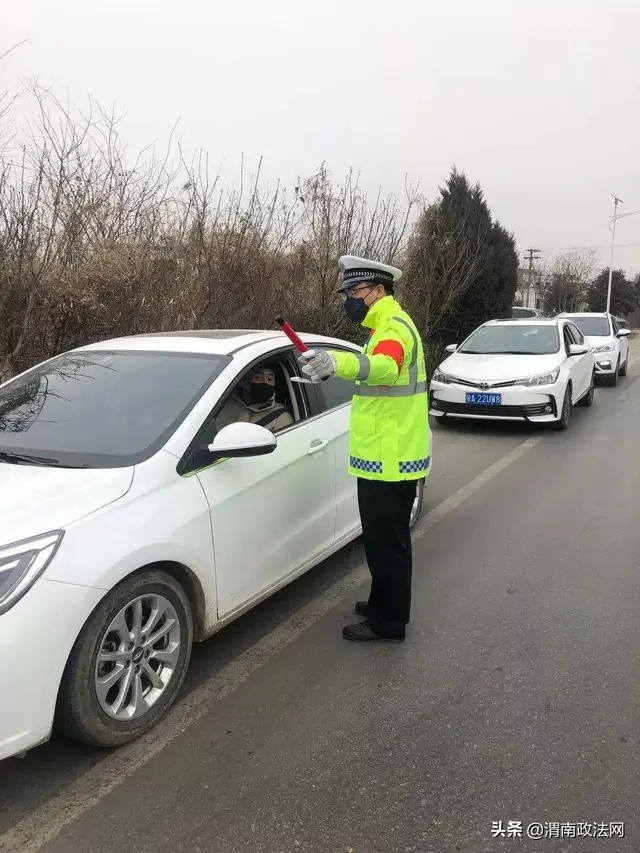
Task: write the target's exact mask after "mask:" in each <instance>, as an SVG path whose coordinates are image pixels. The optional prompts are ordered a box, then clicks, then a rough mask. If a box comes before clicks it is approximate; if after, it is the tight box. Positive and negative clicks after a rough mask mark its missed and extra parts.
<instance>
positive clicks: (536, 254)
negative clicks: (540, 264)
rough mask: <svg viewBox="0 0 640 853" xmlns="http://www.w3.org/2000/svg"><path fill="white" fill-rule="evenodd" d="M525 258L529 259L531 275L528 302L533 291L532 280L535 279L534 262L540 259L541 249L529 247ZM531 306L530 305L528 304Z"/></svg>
mask: <svg viewBox="0 0 640 853" xmlns="http://www.w3.org/2000/svg"><path fill="white" fill-rule="evenodd" d="M525 259H526V260H528V261H529V276H528V278H527V281H528V285H527V302H528V301H529V293H530V291H531V282H532V279H533V262H534V261H538V260H540V250H539V249H527V251H526V252H525ZM527 307H529V306H527Z"/></svg>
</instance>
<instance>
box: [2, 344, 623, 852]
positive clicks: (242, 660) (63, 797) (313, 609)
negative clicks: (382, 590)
mask: <svg viewBox="0 0 640 853" xmlns="http://www.w3.org/2000/svg"><path fill="white" fill-rule="evenodd" d="M639 360H640V359H639ZM541 440H542V437H535V438H529V439H527V440H526V441H524V442H523V443H522V444H520V445H518V447H516V448H515V449H514V450H512V451H511V452H510V453H508V454H507V455H506V456H503V457H502V458H501V459H499V460H498V461H497V462H494V464H493V465H490V466H489V467H488V468H486V469H485V470H484V471H482V472H481V473H480V474H478V475H477V476H476V477H474V478H473V479H472V480H470V481H469V482H468V483H467V484H466V485H464V486H462V488H460V489H458V491H457V492H455V493H454V494H453V495H451V496H450V497H449V498H447V499H446V500H444V501H443V502H442V503H441V504H439V505H438V506H436V507H434V508H433V509H431V510H430V511H429V512H427V513H426V514H425V516H424V517H423V519H422V520H421V521H420V522H419V523H418V525H417V526H416V528H415V530H414V535H413V538H414V540H417V539H420V538H422V537H423V536H424V535H425V534H426V533H427V532H428V531H429V530H431V528H432V527H434V525H436V524H437V523H438V522H439V521H441V520H442V519H443V518H444V517H445V516H447V515H448V514H449V513H451V512H453V510H455V509H456V508H457V507H459V506H460V504H462V503H463V502H464V501H465V500H467V498H469V497H471V496H472V495H473V494H475V493H476V492H477V491H478V490H479V489H481V488H482V487H483V486H484V485H486V484H487V483H488V482H490V481H491V480H492V479H493V478H494V477H496V476H497V475H498V474H500V473H501V472H502V471H504V470H505V468H507V467H508V466H509V465H511V464H513V463H514V462H516V461H517V460H518V459H520V458H521V457H522V456H523V455H524V454H525V453H527V451H529V450H531V448H533V447H534V446H535V445H536V444H538V442H539V441H541ZM368 580H369V571H368V569H367V565H366V563H361V564H360V565H358V566H357V567H356V568H355V569H354V570H353V571H352V572H350V573H349V575H347V576H346V577H345V578H343V579H341V580H340V581H337V582H336V583H335V584H334V585H333V586H331V587H330V588H329V589H328V590H327V591H326V592H325V593H323V594H322V596H321V597H320V598H319V599H318V600H314V601H312V602H310V603H309V604H307V605H305V606H304V607H302V608H301V609H300V610H298V611H297V612H296V613H295V614H294V615H293V616H291V617H290V618H289V619H288V620H287V621H286V622H285V623H284V624H282V625H279V626H278V627H277V628H274V629H273V631H271V632H270V633H269V634H267V635H266V636H265V637H263V638H262V639H261V640H259V641H258V642H257V643H256V644H255V645H254V646H252V647H251V648H250V649H248V650H247V651H246V652H244V653H243V654H242V655H241V656H240V657H239V658H238V659H237V660H235V661H233V662H231V663H230V664H228V665H227V666H225V667H224V669H222V670H221V671H220V672H219V673H217V674H216V675H215V676H214V677H213V678H212V679H210V680H209V681H208V682H207V683H205V684H203V685H201V686H200V687H198V688H197V689H196V690H194V691H193V692H192V693H191V694H190V695H188V696H186V697H185V698H184V699H183V700H182V701H180V702H179V703H178V704H177V705H175V706H174V707H173V709H172V710H171V711H170V712H169V713H168V714H167V716H166V717H165V718H164V720H163V721H162V722H161V723H160V724H159V725H158V726H157V727H156V728H155V729H153V730H152V731H150V732H149V733H148V734H146V735H144V737H142V738H141V739H140V740H138V741H135V742H134V743H132V744H131V745H130V746H127V747H123V748H121V749H119V750H118V751H116V752H111V753H108V755H107V757H106V758H105V759H104V760H102V761H100V762H99V763H98V764H96V765H95V766H94V767H92V768H91V770H89V771H87V772H86V773H85V774H84V775H82V776H80V777H79V778H78V779H77V780H75V781H74V782H73V783H72V784H71V785H69V786H68V787H67V788H66V789H65V790H64V791H61V792H60V793H59V794H58V795H57V796H55V797H53V798H52V799H50V800H48V801H47V802H46V803H44V804H43V805H41V806H40V807H39V808H37V809H35V811H33V812H31V814H30V815H29V816H28V817H26V818H24V819H23V820H21V821H20V822H19V823H17V824H15V825H14V826H13V827H12V828H11V829H9V830H8V831H7V832H5V833H4V834H3V835H1V836H0V851H2V853H37V851H39V850H41V849H42V848H43V847H44V846H45V844H48V843H49V842H51V841H52V840H53V839H55V838H56V837H57V836H58V835H59V834H60V833H61V832H62V830H63V829H65V828H66V827H68V826H69V825H70V824H72V823H75V822H76V821H78V819H79V818H80V817H82V815H83V814H84V813H85V812H87V811H88V810H89V809H91V808H93V807H94V806H96V805H97V804H98V803H100V802H101V801H102V800H103V799H104V798H105V797H106V796H108V795H109V794H110V793H111V792H112V791H114V790H115V789H116V788H118V787H119V786H120V785H122V783H123V782H125V781H126V780H127V779H129V778H130V777H131V776H133V774H134V773H135V772H136V771H137V770H139V769H140V768H141V767H143V766H144V765H145V764H147V763H148V762H149V761H151V759H152V758H155V756H156V755H158V753H160V752H161V751H162V750H163V749H164V748H165V747H166V746H168V745H169V744H170V743H171V742H172V741H174V740H175V739H176V738H177V737H179V736H180V735H181V734H182V733H183V732H185V731H186V730H187V729H188V728H189V727H190V726H192V725H193V724H194V723H196V722H197V721H198V720H200V719H201V718H202V717H204V716H205V715H206V714H208V713H210V712H211V711H212V710H213V709H214V708H215V705H216V703H217V702H219V701H220V700H221V699H223V698H224V697H225V696H227V695H229V694H230V693H231V692H232V691H233V690H235V689H236V688H237V687H239V686H240V685H241V684H242V683H243V682H245V681H246V680H247V679H248V678H249V677H250V676H251V675H252V673H254V672H256V670H258V669H259V668H260V667H261V666H263V665H264V664H265V663H266V662H267V661H268V660H269V659H270V658H272V657H273V656H274V655H276V654H277V653H278V652H280V651H282V649H284V648H285V647H286V646H288V645H289V644H290V643H292V642H293V641H294V640H295V639H297V638H298V637H299V636H300V635H301V634H302V633H303V632H304V631H306V630H307V628H309V627H310V626H311V625H313V623H314V622H316V621H317V620H318V619H320V618H321V617H322V616H324V615H325V614H326V613H328V612H329V611H330V610H332V609H333V608H334V607H335V606H336V605H338V604H339V603H340V602H341V601H342V600H343V599H344V598H345V597H346V596H347V595H348V594H350V593H351V592H353V591H354V590H356V589H358V588H359V587H361V586H363V585H364V584H365V583H367V581H368Z"/></svg>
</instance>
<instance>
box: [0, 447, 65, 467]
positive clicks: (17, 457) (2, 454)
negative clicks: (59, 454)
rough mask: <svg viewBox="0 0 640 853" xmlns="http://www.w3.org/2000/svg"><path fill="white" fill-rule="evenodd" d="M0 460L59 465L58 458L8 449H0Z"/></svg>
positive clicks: (25, 463)
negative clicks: (31, 454)
mask: <svg viewBox="0 0 640 853" xmlns="http://www.w3.org/2000/svg"><path fill="white" fill-rule="evenodd" d="M0 460H2V462H11V463H13V464H14V465H59V464H60V462H59V460H58V459H51V458H50V457H48V456H29V454H27V453H13V452H12V451H10V450H0Z"/></svg>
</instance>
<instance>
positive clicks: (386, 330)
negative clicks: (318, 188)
mask: <svg viewBox="0 0 640 853" xmlns="http://www.w3.org/2000/svg"><path fill="white" fill-rule="evenodd" d="M340 267H341V270H342V281H341V285H340V288H339V290H340V294H341V296H342V298H343V300H344V308H345V311H346V313H347V316H348V317H349V319H350V320H352V321H353V322H355V323H360V324H362V325H363V326H364V327H365V328H366V329H368V330H369V340H368V342H367V344H366V346H365V347H364V351H363V353H362V354H361V355H356V354H354V353H347V352H336V351H329V352H325V351H323V352H320V351H319V352H315V351H309V352H306V353H304V354H302V355H301V356H300V363H301V364H302V371H303V373H304V374H305V375H306V376H307V377H308V378H310V379H312V380H313V381H314V382H320V381H322V380H323V379H327V378H329V377H331V376H337V377H338V378H340V379H345V380H349V381H353V380H355V392H354V397H353V400H352V407H351V424H350V439H349V472H350V473H351V474H353V475H354V476H355V477H357V478H358V505H359V509H360V519H361V522H362V532H363V538H364V547H365V554H366V557H367V563H368V565H369V571H370V572H371V591H370V594H369V600H368V601H359V602H357V604H356V607H355V610H356V613H357V614H358V615H360V616H362V617H364V621H363V622H361V623H358V624H355V625H348V626H347V627H346V628H344V630H343V632H342V633H343V636H344V637H345V639H347V640H356V641H371V640H388V639H395V640H403V639H404V637H405V628H406V625H407V624H408V622H409V611H410V605H411V573H412V562H411V532H410V519H411V509H412V507H413V502H414V499H415V495H416V481H417V480H420V479H423V478H425V477H426V476H427V475H428V473H429V468H430V458H429V423H428V405H427V375H426V367H425V360H424V352H423V348H422V342H421V340H420V335H419V333H418V331H417V329H416V327H415V325H414V323H413V321H412V320H411V318H410V317H409V315H408V314H407V313H406V312H405V311H403V309H402V308H401V307H400V305H399V303H398V302H397V301H396V299H395V298H394V284H395V282H396V281H398V279H399V278H400V277H401V275H402V272H401V271H400V270H399V269H396V268H395V267H391V266H388V265H386V264H380V263H376V262H375V261H370V260H366V259H365V258H357V257H354V256H352V255H346V256H344V257H342V258H340Z"/></svg>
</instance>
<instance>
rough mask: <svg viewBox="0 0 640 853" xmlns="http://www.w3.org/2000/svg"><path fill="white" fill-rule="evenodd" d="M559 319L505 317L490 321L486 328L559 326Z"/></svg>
mask: <svg viewBox="0 0 640 853" xmlns="http://www.w3.org/2000/svg"><path fill="white" fill-rule="evenodd" d="M559 319H560V318H558V317H521V318H520V319H518V318H517V317H505V318H504V319H501V320H488V321H487V322H486V323H484V325H485V326H527V325H530V326H557V324H558V321H559Z"/></svg>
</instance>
